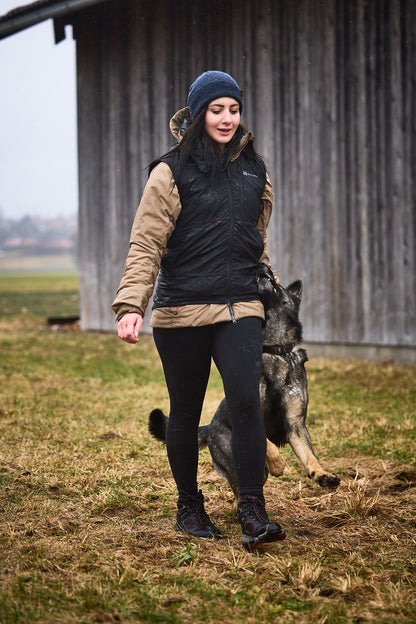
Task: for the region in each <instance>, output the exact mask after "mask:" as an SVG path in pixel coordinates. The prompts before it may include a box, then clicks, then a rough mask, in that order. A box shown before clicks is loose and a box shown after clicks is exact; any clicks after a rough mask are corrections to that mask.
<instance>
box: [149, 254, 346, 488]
mask: <svg viewBox="0 0 416 624" xmlns="http://www.w3.org/2000/svg"><path fill="white" fill-rule="evenodd" d="M258 286H259V293H260V298H261V300H262V302H263V305H264V309H265V315H266V319H265V322H264V324H263V351H264V352H263V357H262V371H261V379H260V399H261V407H262V413H263V419H264V424H265V427H266V435H267V460H266V467H265V475H264V480H265V481H266V479H267V476H268V473H270V474H272V475H274V476H280V475H281V474H282V473H283V470H284V466H285V462H284V460H283V459H282V457H281V456H280V453H279V451H278V448H277V447H280V446H283V445H284V444H286V443H289V444H290V445H291V447H292V449H293V450H294V452H295V454H296V455H297V457H298V458H299V460H300V461H301V463H302V464H303V466H304V467H305V469H306V471H307V473H308V475H309V477H310V478H311V479H313V480H314V481H316V482H317V483H318V484H319V485H320V486H322V487H337V486H338V484H339V482H340V479H339V477H337V476H336V475H334V474H330V473H328V472H325V471H324V470H323V469H322V468H321V466H320V465H319V463H318V460H317V459H316V456H315V454H314V452H313V449H312V443H311V439H310V436H309V432H308V430H307V428H306V424H305V421H306V412H307V405H308V391H307V377H306V370H305V362H306V361H307V360H308V358H307V355H306V351H305V350H304V349H302V348H301V347H300V346H299V343H300V342H301V340H302V325H301V323H300V321H299V307H300V301H301V295H302V282H301V281H300V280H298V281H296V282H293V284H290V286H288V287H287V288H283V286H282V285H281V284H279V283H277V282H276V280H275V279H274V276H273V273H272V272H271V271H270V269H269V268H268V267H267V266H266V265H265V264H261V265H260V268H259V275H258ZM166 423H167V418H166V416H165V415H164V414H163V412H161V410H159V409H155V410H153V411H152V412H151V414H150V416H149V431H150V433H151V434H152V435H153V436H154V437H155V438H156V439H158V440H161V441H165V438H166ZM198 443H199V446H200V448H203V447H205V446H208V448H209V450H210V453H211V457H212V460H213V463H214V467H215V469H216V470H217V472H218V473H219V474H220V475H221V476H223V477H224V478H225V479H226V480H227V481H228V483H229V484H230V486H231V489H232V490H233V492H234V495H235V497H236V499H237V500H238V498H239V490H238V481H237V475H236V471H235V466H234V461H233V457H232V452H231V422H230V414H229V410H228V405H227V401H226V399H225V398H224V399H223V400H222V401H221V403H220V404H219V406H218V408H217V411H216V412H215V414H214V417H213V419H212V421H211V423H210V424H209V425H205V426H202V427H199V430H198Z"/></svg>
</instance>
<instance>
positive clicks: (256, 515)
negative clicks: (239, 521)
mask: <svg viewBox="0 0 416 624" xmlns="http://www.w3.org/2000/svg"><path fill="white" fill-rule="evenodd" d="M240 510H241V514H242V515H243V516H244V519H245V520H246V521H247V520H251V521H254V522H256V523H257V522H258V523H259V524H269V522H270V521H269V518H268V516H267V513H266V509H265V507H264V503H263V502H262V501H261V500H260V499H258V498H255V497H250V498H247V499H246V500H244V501H242V502H241V504H240Z"/></svg>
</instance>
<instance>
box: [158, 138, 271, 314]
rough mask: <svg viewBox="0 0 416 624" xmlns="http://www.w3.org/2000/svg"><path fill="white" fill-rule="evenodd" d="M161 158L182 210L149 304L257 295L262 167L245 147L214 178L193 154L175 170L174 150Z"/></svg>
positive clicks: (222, 300)
mask: <svg viewBox="0 0 416 624" xmlns="http://www.w3.org/2000/svg"><path fill="white" fill-rule="evenodd" d="M161 160H162V161H163V162H165V163H167V164H168V165H169V167H170V169H171V170H172V173H173V176H174V178H175V182H176V185H177V188H178V190H179V195H180V200H181V205H182V210H181V213H180V215H179V217H178V220H177V223H176V227H175V230H174V231H173V233H172V235H171V237H170V239H169V241H168V244H167V248H166V251H165V253H164V255H163V257H162V262H161V267H160V273H159V278H158V283H157V287H156V293H155V297H154V305H153V308H162V307H167V306H182V305H186V304H204V303H226V304H230V303H231V304H232V303H235V302H237V301H252V300H255V299H258V298H259V295H258V290H257V280H256V271H257V265H258V262H259V259H260V257H261V255H262V252H263V239H262V237H261V235H260V233H259V231H258V229H257V223H258V220H259V217H260V214H261V211H262V209H263V204H262V200H261V198H262V195H263V191H264V187H265V184H266V172H265V168H264V166H262V165H260V164H258V163H256V162H254V161H253V160H252V159H251V158H249V157H248V156H247V155H246V154H245V152H244V150H243V151H242V153H241V154H240V156H239V157H238V158H237V159H236V160H235V161H234V162H232V163H231V164H230V165H229V167H228V170H227V171H225V172H220V173H218V174H217V175H215V177H214V178H212V177H211V175H210V173H208V172H206V171H204V165H203V162H202V161H201V160H199V159H198V158H197V157H193V158H191V159H189V161H188V162H187V163H186V164H185V165H184V166H183V167H182V168H181V171H180V172H179V173H178V167H177V160H178V154H177V153H173V154H169V155H167V156H165V157H163V158H162V159H161ZM159 162H160V161H159Z"/></svg>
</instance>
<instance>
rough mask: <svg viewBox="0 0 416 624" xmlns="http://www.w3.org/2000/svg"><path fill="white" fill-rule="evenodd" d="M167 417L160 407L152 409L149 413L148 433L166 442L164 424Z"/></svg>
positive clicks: (165, 424)
mask: <svg viewBox="0 0 416 624" xmlns="http://www.w3.org/2000/svg"><path fill="white" fill-rule="evenodd" d="M167 423H168V419H167V418H166V416H165V415H164V413H163V412H162V410H160V409H154V410H152V411H151V412H150V414H149V433H151V434H152V436H153V437H154V438H156V440H159V441H160V442H166V426H167Z"/></svg>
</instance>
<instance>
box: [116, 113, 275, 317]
mask: <svg viewBox="0 0 416 624" xmlns="http://www.w3.org/2000/svg"><path fill="white" fill-rule="evenodd" d="M188 116H189V111H188V108H183V109H181V110H180V111H178V112H177V113H176V114H175V115H174V117H172V119H171V121H170V124H169V127H170V130H171V132H172V134H173V136H174V137H175V139H176V140H177V141H180V140H181V134H180V130H181V126H182V123H183V121H184V119H185V118H186V117H188ZM253 138H254V136H253V134H252V133H251V132H247V133H246V134H245V135H244V136H243V137H242V139H241V141H240V143H239V146H238V148H237V150H236V153H235V154H234V155H233V158H232V160H235V159H236V158H238V156H239V154H240V153H241V151H242V150H243V149H244V147H245V146H246V145H247V143H248V142H249V141H252V140H253ZM262 202H263V210H262V213H261V216H260V219H259V222H258V224H257V228H258V230H259V232H260V234H261V236H262V238H263V242H264V252H263V254H262V257H261V259H260V262H265V263H266V264H267V265H269V266H270V260H269V256H268V253H267V236H266V230H267V226H268V223H269V220H270V216H271V213H272V203H273V189H272V185H271V182H270V178H269V176H267V178H266V186H265V189H264V193H263V196H262ZM180 212H181V200H180V197H179V192H178V189H177V187H176V184H175V180H174V177H173V174H172V171H171V170H170V168H169V166H168V165H167V164H166V163H164V162H161V163H159V164H158V165H157V166H156V167H155V168H154V169H153V170H152V172H151V174H150V176H149V179H148V181H147V184H146V186H145V189H144V191H143V195H142V199H141V201H140V204H139V207H138V209H137V213H136V216H135V219H134V222H133V227H132V230H131V236H130V246H129V252H128V255H127V260H126V266H125V269H124V274H123V277H122V279H121V282H120V286H119V288H118V290H117V295H116V298H115V300H114V302H113V305H112V308H113V310H114V312H115V313H116V315H117V320H119V319H120V318H121V317H122V316H123V315H124V314H126V313H128V312H137V313H138V314H140V315H141V316H144V313H145V311H146V307H147V304H148V301H149V299H150V297H151V296H152V293H153V289H154V286H155V283H156V278H157V275H158V273H159V267H160V262H161V258H162V254H163V253H164V250H165V249H166V245H167V242H168V240H169V237H170V236H171V234H172V232H173V230H174V229H175V225H176V220H177V218H178V216H179V214H180ZM233 312H234V316H235V319H236V320H238V319H240V318H243V317H246V316H257V317H260V318H262V319H264V310H263V304H262V303H261V302H260V301H249V302H238V303H234V304H233ZM230 320H231V317H230V310H229V308H228V306H227V304H226V303H224V304H218V303H216V304H197V305H196V304H193V305H184V306H178V307H166V308H157V309H155V310H153V312H152V316H151V320H150V324H151V325H152V326H153V327H197V326H202V325H211V324H213V323H220V322H223V321H230Z"/></svg>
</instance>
